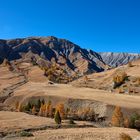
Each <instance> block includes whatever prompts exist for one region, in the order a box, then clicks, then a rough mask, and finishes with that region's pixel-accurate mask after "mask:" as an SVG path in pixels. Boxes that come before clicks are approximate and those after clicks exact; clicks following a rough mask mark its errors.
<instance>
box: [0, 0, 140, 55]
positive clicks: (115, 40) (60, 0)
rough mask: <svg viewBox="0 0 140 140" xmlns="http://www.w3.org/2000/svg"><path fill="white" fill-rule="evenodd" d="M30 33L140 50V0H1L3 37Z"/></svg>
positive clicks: (98, 46) (82, 43) (86, 44)
mask: <svg viewBox="0 0 140 140" xmlns="http://www.w3.org/2000/svg"><path fill="white" fill-rule="evenodd" d="M29 36H43V37H45V36H56V37H58V38H64V39H67V40H70V41H72V42H74V43H75V44H77V45H79V46H81V47H82V48H86V49H92V50H94V51H97V52H131V53H140V0H0V38H1V39H13V38H21V37H29Z"/></svg>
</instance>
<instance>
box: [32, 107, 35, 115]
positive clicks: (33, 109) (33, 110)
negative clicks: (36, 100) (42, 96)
mask: <svg viewBox="0 0 140 140" xmlns="http://www.w3.org/2000/svg"><path fill="white" fill-rule="evenodd" d="M32 114H33V115H35V114H36V108H35V106H33V108H32Z"/></svg>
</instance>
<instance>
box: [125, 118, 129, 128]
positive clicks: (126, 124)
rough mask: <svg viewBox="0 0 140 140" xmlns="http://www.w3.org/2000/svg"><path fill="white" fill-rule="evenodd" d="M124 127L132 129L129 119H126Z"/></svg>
mask: <svg viewBox="0 0 140 140" xmlns="http://www.w3.org/2000/svg"><path fill="white" fill-rule="evenodd" d="M124 127H126V128H129V127H130V121H129V119H128V117H125V119H124Z"/></svg>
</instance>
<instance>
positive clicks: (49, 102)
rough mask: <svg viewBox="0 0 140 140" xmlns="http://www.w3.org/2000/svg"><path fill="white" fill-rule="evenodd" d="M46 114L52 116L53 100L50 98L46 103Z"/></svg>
mask: <svg viewBox="0 0 140 140" xmlns="http://www.w3.org/2000/svg"><path fill="white" fill-rule="evenodd" d="M46 116H47V117H52V102H51V101H50V100H49V101H48V103H47V105H46Z"/></svg>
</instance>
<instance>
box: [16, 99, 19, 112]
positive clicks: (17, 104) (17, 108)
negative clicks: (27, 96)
mask: <svg viewBox="0 0 140 140" xmlns="http://www.w3.org/2000/svg"><path fill="white" fill-rule="evenodd" d="M19 106H20V104H19V101H17V102H16V103H15V109H16V111H19Z"/></svg>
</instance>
